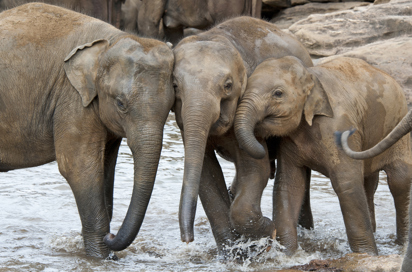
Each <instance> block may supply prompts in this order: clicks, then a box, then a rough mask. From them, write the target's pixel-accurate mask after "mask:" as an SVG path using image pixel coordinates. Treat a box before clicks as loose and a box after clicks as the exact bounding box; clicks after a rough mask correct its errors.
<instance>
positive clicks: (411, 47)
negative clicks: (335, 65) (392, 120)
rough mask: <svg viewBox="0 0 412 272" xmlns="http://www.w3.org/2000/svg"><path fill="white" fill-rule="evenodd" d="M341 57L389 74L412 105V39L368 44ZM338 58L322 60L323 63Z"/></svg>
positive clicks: (399, 38) (401, 37)
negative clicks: (366, 63) (353, 59)
mask: <svg viewBox="0 0 412 272" xmlns="http://www.w3.org/2000/svg"><path fill="white" fill-rule="evenodd" d="M339 56H345V57H354V58H360V59H363V60H365V61H366V62H368V63H369V64H371V65H373V66H375V67H377V68H379V69H381V70H383V71H385V72H387V73H388V74H389V75H391V76H392V77H393V78H395V79H396V81H397V82H398V83H399V84H400V85H401V86H402V88H403V90H404V92H405V96H406V101H407V102H408V105H412V38H411V37H406V36H400V37H397V38H393V39H389V40H384V41H378V42H375V43H372V44H368V45H365V46H362V47H359V48H356V49H354V50H352V51H349V52H346V53H344V54H341V55H339ZM335 57H337V56H332V57H327V58H323V59H320V60H319V61H318V62H317V63H323V62H325V61H328V60H330V59H332V58H335Z"/></svg>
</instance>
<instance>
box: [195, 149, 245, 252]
mask: <svg viewBox="0 0 412 272" xmlns="http://www.w3.org/2000/svg"><path fill="white" fill-rule="evenodd" d="M199 197H200V200H201V201H202V206H203V208H204V210H205V212H206V215H207V217H208V219H209V222H210V225H211V227H212V232H213V235H214V237H215V240H216V244H217V247H218V251H219V255H221V256H222V257H224V256H225V254H226V253H225V246H226V245H230V243H231V242H233V241H234V240H236V238H238V237H237V236H236V234H235V233H234V231H233V229H232V228H231V225H230V220H229V208H230V199H229V194H228V191H227V188H226V183H225V180H224V176H223V173H222V169H221V168H220V164H219V162H218V160H217V158H216V155H215V153H214V150H213V149H212V148H206V154H205V157H204V161H203V168H202V176H201V181H200V188H199Z"/></svg>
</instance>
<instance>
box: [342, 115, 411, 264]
mask: <svg viewBox="0 0 412 272" xmlns="http://www.w3.org/2000/svg"><path fill="white" fill-rule="evenodd" d="M411 131H412V110H410V111H409V112H408V113H407V114H406V115H405V117H404V118H402V120H401V121H400V122H399V124H398V125H397V126H396V127H395V128H394V129H393V130H392V131H391V132H390V133H389V134H388V135H387V136H386V137H385V138H384V139H383V140H382V141H380V142H379V143H377V144H376V145H375V146H374V147H372V148H370V149H368V150H365V151H358V152H357V151H353V150H352V149H351V148H350V147H349V144H348V137H349V136H350V135H351V134H353V133H354V131H353V130H352V131H349V130H348V131H345V132H343V133H337V136H338V144H339V146H340V147H341V148H342V149H343V151H344V152H345V153H346V154H347V155H348V156H349V157H351V158H353V159H357V160H365V159H370V158H373V157H375V156H378V155H380V154H382V153H383V152H387V150H388V149H389V148H393V147H392V146H393V145H394V144H395V143H397V142H398V141H400V140H402V139H404V138H405V137H409V132H411ZM405 135H408V136H405ZM384 155H385V153H384V154H382V155H381V156H384ZM410 178H411V176H409V179H410ZM410 195H412V189H411V192H410ZM409 205H410V206H409V218H412V202H410V203H409ZM411 268H412V220H411V219H409V243H408V248H407V250H406V254H405V258H404V259H403V264H402V269H401V272H410V271H411Z"/></svg>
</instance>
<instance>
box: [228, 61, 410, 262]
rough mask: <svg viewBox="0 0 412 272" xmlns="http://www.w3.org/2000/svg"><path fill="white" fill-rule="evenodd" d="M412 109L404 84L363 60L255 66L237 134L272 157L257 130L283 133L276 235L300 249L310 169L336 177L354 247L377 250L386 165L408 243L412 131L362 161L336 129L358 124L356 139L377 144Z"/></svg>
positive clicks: (358, 145)
mask: <svg viewBox="0 0 412 272" xmlns="http://www.w3.org/2000/svg"><path fill="white" fill-rule="evenodd" d="M393 105H397V106H396V107H394V106H393ZM406 111H407V106H406V101H405V97H404V94H403V91H402V89H401V87H400V86H399V84H397V83H396V81H395V80H394V79H393V78H391V77H390V76H389V75H387V74H386V73H384V72H382V71H380V70H378V69H376V68H374V67H372V66H370V65H368V64H367V63H366V62H364V61H362V60H359V59H351V58H337V59H335V60H332V61H329V62H326V63H324V64H322V65H319V66H317V67H313V68H307V69H306V68H305V67H304V66H302V64H301V63H300V61H299V60H298V59H296V58H293V57H285V58H282V59H278V60H275V59H271V60H267V61H266V62H264V63H262V64H260V65H259V66H258V67H257V68H256V70H255V71H254V73H253V74H252V76H251V77H250V78H249V79H248V86H247V90H246V92H245V95H244V96H243V98H242V100H241V102H240V105H239V107H238V109H237V113H236V121H235V133H236V137H237V139H238V141H239V143H240V146H241V148H243V149H244V150H246V151H247V152H248V153H249V154H251V155H252V156H253V157H255V158H260V157H263V156H266V154H265V149H264V148H263V147H262V146H261V145H260V143H259V142H258V141H257V140H256V138H255V135H257V136H258V137H263V138H266V137H269V136H279V137H281V141H280V143H279V150H278V153H277V170H276V180H275V186H274V196H273V198H274V211H273V216H274V221H275V223H276V229H277V238H278V239H279V240H280V243H281V244H282V245H284V246H285V247H286V249H287V251H288V252H290V253H293V252H294V251H295V250H296V249H297V231H296V226H297V222H298V216H299V210H300V206H301V203H302V202H303V200H304V196H305V183H306V181H305V179H306V171H307V169H313V170H315V171H318V172H320V173H322V174H324V175H325V176H327V177H329V178H330V179H331V182H332V186H333V188H334V190H335V192H336V194H337V195H338V197H339V202H340V206H341V210H342V214H343V218H344V222H345V227H346V231H347V235H348V240H349V245H350V247H351V249H352V251H354V252H364V253H369V254H377V253H378V250H377V248H376V244H375V239H374V236H373V231H374V227H375V222H374V221H373V219H374V203H373V195H374V193H375V191H376V186H377V184H378V183H377V179H378V174H379V171H380V170H384V171H385V172H386V174H387V176H388V184H389V188H390V191H391V193H392V195H393V197H394V202H395V208H396V225H397V242H398V243H400V244H402V243H404V242H405V240H406V238H407V230H408V204H409V190H410V177H411V175H412V157H411V155H412V154H411V149H410V139H409V136H405V137H403V138H402V139H401V140H400V141H399V142H397V143H396V144H395V145H394V146H393V147H391V148H389V149H388V150H387V151H386V152H385V153H383V154H381V155H379V156H377V157H374V158H371V159H368V160H365V161H358V160H353V159H351V158H349V157H348V156H346V155H345V154H344V152H343V151H342V150H341V149H339V148H338V147H337V146H336V144H335V142H334V135H333V134H334V132H335V131H342V130H345V129H348V128H356V132H355V134H354V135H353V137H352V138H351V141H350V142H349V145H350V146H351V147H352V148H354V149H355V150H361V149H365V148H370V147H372V146H374V145H375V144H376V143H378V142H379V141H380V140H381V139H383V138H384V137H385V136H386V135H387V134H388V133H389V132H390V131H391V130H392V129H393V128H394V127H395V126H396V124H397V123H398V122H399V121H400V120H401V119H402V117H403V116H404V115H405V113H406Z"/></svg>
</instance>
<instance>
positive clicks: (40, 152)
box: [0, 3, 174, 258]
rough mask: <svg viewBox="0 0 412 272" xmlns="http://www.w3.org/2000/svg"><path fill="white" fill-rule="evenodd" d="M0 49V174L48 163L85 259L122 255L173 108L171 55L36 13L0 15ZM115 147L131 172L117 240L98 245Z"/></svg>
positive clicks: (87, 24)
mask: <svg viewBox="0 0 412 272" xmlns="http://www.w3.org/2000/svg"><path fill="white" fill-rule="evenodd" d="M17 26H18V27H17ZM0 40H1V43H0V67H1V69H0V135H1V137H0V172H6V171H9V170H13V169H19V168H25V167H33V166H38V165H42V164H45V163H48V162H51V161H53V160H56V161H57V164H58V166H59V171H60V173H61V174H62V175H63V176H64V177H65V178H66V180H67V182H68V183H69V184H70V187H71V189H72V191H73V194H74V197H75V199H76V203H77V207H78V211H79V214H80V219H81V222H82V227H83V229H82V234H83V238H84V244H85V249H86V253H87V254H88V255H91V256H96V257H101V258H106V257H108V256H109V253H110V249H112V250H122V249H124V248H126V247H127V246H128V245H129V244H130V243H131V242H132V241H133V240H134V238H135V236H136V235H137V233H138V231H139V228H140V226H141V224H142V221H143V218H144V215H145V211H146V208H147V205H148V202H149V199H150V196H151V192H152V190H153V183H154V180H155V176H156V171H157V166H158V162H159V158H160V151H161V148H162V137H163V126H164V124H165V122H166V118H167V116H168V113H169V111H170V109H171V107H172V105H173V102H174V92H173V88H172V81H171V76H172V69H173V63H174V57H173V52H172V50H171V49H170V48H169V47H168V46H167V45H166V44H164V43H162V42H159V41H156V40H151V39H143V38H139V37H135V36H131V35H129V34H127V33H124V32H122V31H120V30H118V29H116V28H115V27H113V26H111V25H110V24H108V23H105V22H103V21H100V20H98V19H94V18H92V17H88V16H86V15H83V14H80V13H76V12H74V11H71V10H68V9H63V8H60V7H56V6H52V5H46V4H41V3H30V4H26V5H22V6H19V7H16V8H14V9H10V10H7V11H4V12H2V13H1V14H0ZM122 137H127V144H128V145H129V147H130V149H131V151H132V153H133V159H134V163H135V166H134V171H135V172H134V188H133V195H132V200H131V203H130V207H129V210H128V212H127V215H126V218H125V220H124V222H123V225H122V227H121V229H120V230H119V233H118V235H117V236H116V237H115V238H113V235H109V236H108V237H107V239H106V243H104V242H103V238H104V237H105V235H107V234H109V232H110V220H111V218H112V210H113V182H114V171H115V164H116V159H117V153H118V149H119V145H120V142H121V139H122ZM106 244H108V245H109V247H108V246H107V245H106ZM109 248H110V249H109Z"/></svg>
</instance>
